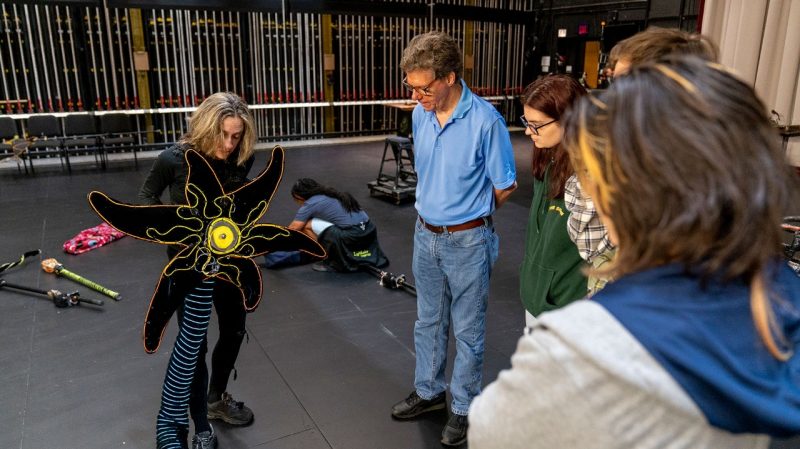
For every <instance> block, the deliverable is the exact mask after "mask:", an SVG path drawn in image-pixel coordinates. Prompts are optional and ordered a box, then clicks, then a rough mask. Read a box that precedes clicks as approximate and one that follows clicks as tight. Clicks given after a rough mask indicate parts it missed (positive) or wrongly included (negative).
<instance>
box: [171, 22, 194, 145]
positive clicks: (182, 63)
mask: <svg viewBox="0 0 800 449" xmlns="http://www.w3.org/2000/svg"><path fill="white" fill-rule="evenodd" d="M184 16H185V13H184V12H183V11H178V12H177V14H176V15H175V17H174V21H173V22H172V30H173V33H174V36H173V41H174V39H175V38H176V37H177V39H178V43H177V44H176V45H175V46H176V47H178V48H179V49H180V51H179V52H178V55H179V58H178V62H179V64H178V66H179V67H180V71H181V73H180V75H181V77H180V79H181V97H180V99H181V103H182V104H183V106H189V105H191V104H192V100H191V98H192V83H191V81H190V79H189V70H191V68H190V66H189V62H188V57H189V55H188V54H187V52H186V48H187V45H186V36H185V35H184V31H185V29H186V27H185V26H184ZM182 128H183V120H181V129H182Z"/></svg>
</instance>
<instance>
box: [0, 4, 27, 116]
mask: <svg viewBox="0 0 800 449" xmlns="http://www.w3.org/2000/svg"><path fill="white" fill-rule="evenodd" d="M0 7H2V11H3V24H4V28H5V30H6V44H7V45H8V59H9V61H10V62H11V80H12V81H13V82H14V83H13V84H14V96H15V99H16V100H17V101H16V110H17V112H21V111H22V106H21V105H20V100H21V97H20V94H19V83H18V80H17V77H18V76H17V65H16V63H15V62H14V47H13V44H12V40H13V39H12V38H11V25H10V24H9V21H10V20H9V19H8V17H9V16H10V15H9V14H8V12H7V11H6V5H5V3H0ZM15 9H16V8H15ZM13 22H14V23H15V24H16V25H15V26H16V28H17V29H19V18H18V17H17V15H16V11H15V13H14V21H13ZM5 79H6V77H3V81H5ZM9 100H10V99H9ZM6 111H8V112H9V113H10V112H11V103H10V102H9V103H6Z"/></svg>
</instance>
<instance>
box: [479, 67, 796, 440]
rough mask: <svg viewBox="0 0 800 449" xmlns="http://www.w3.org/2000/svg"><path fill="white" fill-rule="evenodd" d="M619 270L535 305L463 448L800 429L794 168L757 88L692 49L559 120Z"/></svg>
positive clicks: (725, 436)
mask: <svg viewBox="0 0 800 449" xmlns="http://www.w3.org/2000/svg"><path fill="white" fill-rule="evenodd" d="M564 127H565V140H564V142H565V145H566V147H567V148H568V151H569V152H570V157H571V160H572V162H573V164H574V166H575V170H576V172H577V173H578V176H579V177H580V180H581V184H583V185H584V186H585V187H586V188H587V191H588V193H589V194H590V195H591V197H592V199H593V200H594V202H595V205H596V207H597V209H598V213H599V215H600V218H601V220H602V221H603V223H604V224H605V225H606V226H607V228H608V230H609V234H610V236H611V239H612V241H613V242H614V243H615V244H616V245H617V248H618V252H617V257H616V259H615V260H614V262H613V264H611V266H610V268H604V271H605V273H604V274H608V275H612V277H613V278H614V279H615V280H614V281H613V282H612V283H610V284H609V285H608V286H606V288H605V289H604V290H602V291H600V292H599V293H598V294H597V295H595V296H594V297H593V298H592V299H591V300H582V301H577V302H574V303H572V304H570V305H569V306H567V307H565V308H563V309H559V310H556V311H553V312H548V313H544V314H542V315H541V317H540V320H539V321H538V322H537V323H536V324H535V325H534V326H533V327H532V328H531V329H529V331H528V333H527V335H525V336H523V337H522V338H521V339H520V341H519V343H518V346H517V350H516V352H515V354H514V356H513V357H512V360H511V362H512V367H511V368H510V369H509V370H505V371H503V372H501V373H500V375H499V376H498V378H497V380H496V381H495V382H494V383H492V384H491V385H489V386H488V387H487V388H486V389H485V390H484V392H483V393H482V394H481V395H480V396H478V397H477V398H476V399H475V400H474V401H473V402H472V406H471V408H470V411H469V419H470V422H469V435H468V439H469V442H470V449H486V448H504V449H508V448H511V449H513V448H593V449H606V448H608V449H610V448H638V449H649V448H653V449H655V448H658V449H664V448H694V449H697V448H709V449H710V448H726V449H733V448H766V447H767V446H768V445H769V442H770V437H771V436H773V437H788V436H792V435H796V434H799V433H800V356H798V355H797V352H796V351H797V350H798V348H799V346H798V344H799V343H800V277H798V276H797V275H796V274H795V273H794V272H793V271H791V269H790V268H789V267H788V265H787V263H786V261H785V260H783V259H782V257H781V256H782V255H781V243H782V235H783V234H782V231H781V229H780V223H781V217H782V215H784V214H786V213H787V212H788V211H790V210H791V209H790V208H791V207H797V206H796V205H797V204H798V202H797V201H798V199H797V196H798V195H797V192H798V182H797V179H796V176H795V175H793V173H792V171H791V169H790V167H789V166H788V165H787V163H786V161H785V158H784V155H783V154H782V152H781V145H780V142H779V139H778V136H777V133H776V132H775V130H774V129H773V128H772V126H771V125H770V123H769V119H768V115H767V113H766V108H765V106H764V104H763V103H762V102H761V101H760V100H759V99H758V97H757V96H756V94H755V92H754V91H753V88H752V87H751V86H750V85H748V84H746V83H745V82H743V81H741V80H739V79H738V78H737V77H736V76H734V75H732V74H730V73H729V72H727V71H726V70H725V69H724V68H723V67H722V66H720V65H718V64H713V63H708V62H704V61H701V60H700V59H697V58H694V57H684V58H674V59H670V60H668V61H662V62H658V63H654V64H647V65H643V66H640V67H636V68H634V69H633V70H632V71H631V73H630V75H629V76H626V77H623V78H621V79H619V80H618V81H616V82H615V83H614V85H613V86H612V87H611V88H610V89H609V90H608V91H607V92H605V93H604V94H601V95H600V96H599V97H585V98H584V99H581V100H580V101H578V103H577V104H576V106H575V107H574V109H573V110H572V111H571V112H570V113H569V114H568V117H567V118H566V119H565V123H564Z"/></svg>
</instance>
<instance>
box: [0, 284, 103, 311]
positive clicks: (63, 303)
mask: <svg viewBox="0 0 800 449" xmlns="http://www.w3.org/2000/svg"><path fill="white" fill-rule="evenodd" d="M3 288H10V289H14V290H21V291H24V292H30V293H37V294H40V295H44V296H46V297H48V298H49V299H50V300H51V301H53V304H54V305H55V306H56V307H70V306H77V305H79V304H80V303H82V302H85V303H89V304H94V305H96V306H102V305H103V304H105V303H104V302H103V301H102V300H100V299H86V298H81V294H80V293H78V292H72V293H61V292H60V291H58V290H47V291H45V290H39V289H38V288H32V287H26V286H24V285H17V284H11V283H9V282H6V280H5V279H0V289H3Z"/></svg>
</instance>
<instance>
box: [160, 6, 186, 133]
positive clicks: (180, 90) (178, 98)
mask: <svg viewBox="0 0 800 449" xmlns="http://www.w3.org/2000/svg"><path fill="white" fill-rule="evenodd" d="M165 26H166V24H165ZM169 29H170V35H171V39H170V40H169V42H168V44H169V46H170V47H172V70H174V71H175V76H174V78H175V99H174V100H173V101H174V102H175V103H177V105H178V106H183V98H184V96H185V95H186V83H183V82H182V81H183V72H182V71H181V54H182V53H183V52H182V51H181V49H183V47H180V46H179V45H178V42H180V31H179V29H178V27H177V25H176V20H175V13H174V11H173V10H170V11H169ZM176 39H177V41H176ZM178 122H179V128H180V123H181V122H182V120H180V118H178Z"/></svg>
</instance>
